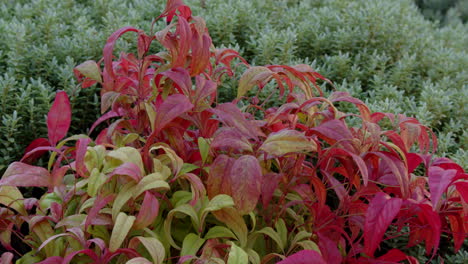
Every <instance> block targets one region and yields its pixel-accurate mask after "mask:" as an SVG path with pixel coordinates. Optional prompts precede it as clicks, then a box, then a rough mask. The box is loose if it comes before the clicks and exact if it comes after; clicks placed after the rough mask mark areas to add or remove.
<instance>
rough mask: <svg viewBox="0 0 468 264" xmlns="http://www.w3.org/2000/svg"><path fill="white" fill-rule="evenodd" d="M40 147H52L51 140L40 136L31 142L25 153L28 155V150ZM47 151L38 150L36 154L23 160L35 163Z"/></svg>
mask: <svg viewBox="0 0 468 264" xmlns="http://www.w3.org/2000/svg"><path fill="white" fill-rule="evenodd" d="M38 147H50V142H49V140H47V139H45V138H38V139H35V140H33V142H31V144H29V145H28V146H27V147H26V150H25V151H24V155H26V154H27V153H28V152H30V151H32V150H34V149H35V148H38ZM45 153H47V150H42V151H37V152H35V153H34V155H30V156H29V157H28V158H27V159H25V160H23V162H24V163H33V162H34V161H35V160H37V159H38V158H40V157H41V156H42V155H44V154H45Z"/></svg>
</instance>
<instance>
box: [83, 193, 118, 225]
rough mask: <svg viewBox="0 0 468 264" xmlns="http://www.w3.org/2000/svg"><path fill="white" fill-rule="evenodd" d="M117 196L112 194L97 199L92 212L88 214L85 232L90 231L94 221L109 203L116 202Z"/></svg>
mask: <svg viewBox="0 0 468 264" xmlns="http://www.w3.org/2000/svg"><path fill="white" fill-rule="evenodd" d="M115 196H116V195H115V194H110V195H108V196H106V197H103V198H102V197H100V196H98V197H97V198H96V201H95V202H94V206H93V207H92V208H91V210H90V211H89V213H88V216H87V217H86V222H85V230H87V229H88V226H89V225H91V223H92V221H93V220H94V219H95V218H96V217H97V215H98V214H99V211H101V209H102V208H104V206H106V205H107V204H108V203H109V202H111V201H112V200H114V198H115Z"/></svg>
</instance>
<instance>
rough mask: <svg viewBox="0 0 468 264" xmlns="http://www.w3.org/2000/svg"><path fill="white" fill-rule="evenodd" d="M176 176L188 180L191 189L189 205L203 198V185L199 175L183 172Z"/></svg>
mask: <svg viewBox="0 0 468 264" xmlns="http://www.w3.org/2000/svg"><path fill="white" fill-rule="evenodd" d="M178 178H180V179H186V180H187V181H188V182H190V187H191V191H192V200H191V201H190V203H189V204H190V205H191V206H195V205H196V204H197V202H198V200H200V199H203V197H205V196H206V189H205V185H204V184H203V182H202V181H201V179H200V177H199V176H197V175H195V174H193V173H185V174H183V175H181V176H179V177H178Z"/></svg>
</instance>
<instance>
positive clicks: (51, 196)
mask: <svg viewBox="0 0 468 264" xmlns="http://www.w3.org/2000/svg"><path fill="white" fill-rule="evenodd" d="M53 202H56V203H58V204H62V199H61V198H60V197H59V196H58V195H57V194H56V193H55V192H52V193H48V194H45V195H44V196H42V198H41V200H39V206H40V207H41V209H42V210H43V211H46V210H47V209H49V208H50V205H51V204H52V203H53Z"/></svg>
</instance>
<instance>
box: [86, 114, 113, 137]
mask: <svg viewBox="0 0 468 264" xmlns="http://www.w3.org/2000/svg"><path fill="white" fill-rule="evenodd" d="M118 116H120V114H118V113H117V112H114V111H109V112H107V113H105V114H104V115H102V116H101V117H99V118H98V120H96V122H94V124H93V125H92V126H91V128H90V129H89V134H91V132H93V130H94V129H95V128H96V127H97V126H98V125H99V124H101V123H102V122H104V121H106V120H107V119H111V118H113V117H118Z"/></svg>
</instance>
